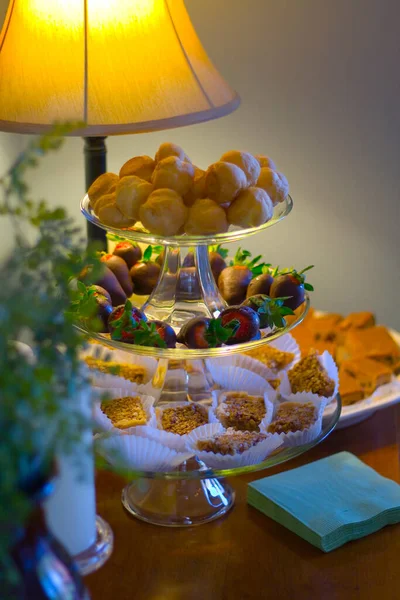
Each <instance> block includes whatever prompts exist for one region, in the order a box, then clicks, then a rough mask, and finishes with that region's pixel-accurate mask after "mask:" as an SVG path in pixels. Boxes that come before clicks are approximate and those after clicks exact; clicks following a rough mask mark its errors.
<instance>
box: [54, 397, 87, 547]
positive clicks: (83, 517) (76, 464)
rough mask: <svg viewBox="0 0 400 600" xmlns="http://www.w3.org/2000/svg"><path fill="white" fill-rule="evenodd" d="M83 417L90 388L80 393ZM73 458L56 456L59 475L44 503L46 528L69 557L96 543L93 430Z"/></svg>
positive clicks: (82, 441)
mask: <svg viewBox="0 0 400 600" xmlns="http://www.w3.org/2000/svg"><path fill="white" fill-rule="evenodd" d="M79 400H80V402H79V406H80V407H81V409H82V415H83V416H85V417H88V416H90V415H91V397H90V388H89V387H87V388H84V389H82V390H81V391H80V398H79ZM78 444H79V446H81V448H77V447H75V450H74V453H73V455H72V456H64V455H61V456H59V457H58V461H57V462H58V469H59V473H58V476H57V478H56V480H55V490H54V493H53V494H52V495H51V496H50V497H49V499H48V500H47V502H46V503H45V506H44V509H45V515H46V521H47V524H48V527H49V529H50V530H51V532H52V533H53V534H54V536H55V537H56V538H57V539H58V540H59V541H60V542H61V544H62V545H63V546H64V547H65V548H66V549H67V550H68V552H69V553H70V554H71V555H72V556H76V555H78V554H81V553H82V552H84V551H85V550H87V549H88V548H90V547H91V546H92V545H93V544H94V542H95V540H96V493H95V486H94V458H93V451H92V431H91V429H89V428H88V430H87V431H85V432H84V433H83V435H82V438H81V441H80V442H78Z"/></svg>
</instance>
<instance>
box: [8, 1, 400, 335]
mask: <svg viewBox="0 0 400 600" xmlns="http://www.w3.org/2000/svg"><path fill="white" fill-rule="evenodd" d="M186 3H187V6H188V9H189V12H190V14H191V16H192V19H193V22H194V24H195V26H196V28H197V30H198V33H199V35H200V37H201V39H202V41H203V43H204V45H205V47H206V48H207V50H208V52H209V54H210V56H211V57H212V58H213V59H214V61H215V63H216V65H217V66H218V68H219V69H220V71H221V72H222V73H223V74H224V75H225V77H226V79H227V80H228V81H229V82H230V83H231V84H232V86H233V87H235V88H236V89H237V91H238V92H239V93H240V95H241V97H242V106H241V108H240V109H239V110H238V111H237V112H236V113H234V114H232V115H231V116H229V117H226V118H224V119H220V120H218V121H213V122H210V123H206V124H204V125H198V126H193V127H189V128H183V129H180V130H175V131H169V132H161V133H153V134H147V135H140V136H136V137H133V136H124V137H119V138H113V139H110V140H109V142H108V150H109V168H110V170H118V169H119V167H120V165H121V164H122V163H123V162H124V161H125V160H126V159H128V158H130V157H131V156H133V155H135V154H153V153H154V152H155V150H156V148H157V145H158V144H159V143H160V142H162V141H169V140H172V141H175V142H177V143H179V144H182V145H183V146H184V148H185V150H186V151H187V152H188V154H189V155H190V156H191V157H192V159H193V161H195V162H196V163H197V164H199V166H203V167H204V166H206V165H207V164H208V163H210V162H212V161H214V160H216V159H218V157H219V155H220V154H221V153H222V152H223V151H225V150H227V149H231V148H238V149H245V150H249V151H250V152H255V153H256V152H260V153H261V152H265V153H268V154H270V155H271V156H272V157H273V158H274V159H275V160H276V161H277V163H278V165H279V168H280V169H282V170H283V171H284V172H285V173H286V175H287V176H288V178H289V181H290V183H291V189H292V194H293V198H294V201H295V208H294V211H293V213H292V215H291V216H290V217H289V218H288V219H287V220H286V221H285V222H283V223H282V224H280V225H278V226H276V227H273V228H272V229H270V230H269V231H267V232H265V233H263V234H260V235H258V236H254V237H252V238H249V239H248V241H246V242H245V246H246V247H247V248H249V249H250V250H253V251H254V252H262V253H263V254H264V256H265V257H266V259H268V260H269V261H270V262H272V263H279V264H280V265H292V264H293V265H295V266H296V267H299V268H301V267H303V266H306V265H308V264H311V263H314V264H315V265H316V268H315V270H314V273H312V275H311V274H310V280H311V281H312V282H313V283H314V284H315V287H316V292H315V293H314V296H313V298H314V304H315V306H317V307H318V308H321V309H327V310H337V311H342V312H346V311H349V310H356V309H372V310H374V311H376V312H377V313H378V316H379V319H380V320H381V321H382V322H384V323H387V324H390V325H392V326H393V327H397V328H399V329H400V314H399V310H398V297H399V296H400V275H399V266H398V263H399V261H398V252H399V249H400V248H399V241H398V239H399V235H398V230H399V216H400V208H399V207H400V180H399V170H400V169H399V165H400V142H399V140H400V117H399V112H400V109H399V106H400V69H399V63H400V37H399V34H398V23H399V19H400V4H399V2H398V0H379V1H378V0H336V1H335V2H328V1H327V0H279V1H276V0H248V1H247V2H243V0H229V2H228V0H202V1H201V2H198V0H187V2H186ZM0 6H1V0H0ZM9 143H10V142H9V138H8V137H4V136H2V137H1V138H0V144H2V145H3V151H2V153H3V154H4V152H5V151H4V148H5V147H7V146H8V144H9ZM0 160H1V158H0ZM83 182H84V174H83V156H82V142H81V140H79V139H76V140H69V141H68V142H67V144H66V145H65V147H64V149H63V150H62V151H61V152H60V153H59V154H58V155H55V156H54V157H51V158H50V159H48V160H46V163H45V164H44V165H43V168H41V169H39V170H38V171H37V172H36V173H35V174H34V177H33V178H32V185H33V189H34V191H35V192H36V194H37V195H40V196H44V197H46V198H48V199H49V200H51V201H52V202H54V204H57V203H61V204H64V205H66V206H68V207H69V208H70V210H71V212H72V213H73V214H74V215H75V216H76V217H77V219H79V220H80V222H81V223H82V219H81V217H80V214H79V208H78V203H79V199H80V197H81V195H82V192H83V185H84V183H83ZM82 224H83V223H82ZM232 250H233V248H232ZM2 252H4V245H3V249H2Z"/></svg>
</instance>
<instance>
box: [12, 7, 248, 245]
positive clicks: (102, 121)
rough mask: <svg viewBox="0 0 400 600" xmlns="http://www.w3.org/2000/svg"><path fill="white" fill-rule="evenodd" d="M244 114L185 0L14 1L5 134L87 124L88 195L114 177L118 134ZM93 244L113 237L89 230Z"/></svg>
mask: <svg viewBox="0 0 400 600" xmlns="http://www.w3.org/2000/svg"><path fill="white" fill-rule="evenodd" d="M238 105H239V97H238V96H237V94H236V93H235V92H234V91H233V90H232V89H231V88H230V87H229V86H228V85H227V83H226V82H225V81H224V80H223V78H222V77H221V76H220V74H219V73H218V71H217V70H216V69H215V67H214V66H213V64H212V62H211V61H210V59H209V58H208V56H207V54H206V52H205V50H204V48H203V46H202V45H201V43H200V40H199V39H198V37H197V35H196V32H195V30H194V28H193V25H192V23H191V21H190V18H189V16H188V14H187V12H186V8H185V6H184V2H183V0H51V1H49V0H11V2H10V4H9V8H8V11H7V14H6V18H5V22H4V26H3V29H2V32H1V34H0V130H2V131H8V132H15V133H33V134H37V133H42V132H44V131H46V129H48V128H49V127H50V126H51V125H52V124H53V123H54V122H55V121H66V120H71V121H82V122H84V123H85V127H84V128H83V129H81V130H79V131H74V132H73V135H80V136H83V137H84V139H85V149H84V152H85V173H86V189H87V188H88V187H89V186H90V185H91V183H92V182H93V181H94V180H95V179H96V177H98V176H99V175H101V173H104V172H105V171H106V147H105V138H106V136H108V135H115V134H123V133H124V134H126V133H139V132H146V131H157V130H163V129H168V128H172V127H180V126H182V125H191V124H194V123H199V122H201V121H207V120H210V119H215V118H218V117H221V116H223V115H226V114H228V113H230V112H232V111H233V110H235V108H237V106H238ZM88 237H89V239H90V240H94V239H96V240H100V241H101V242H102V243H103V245H105V233H104V232H103V231H102V230H100V229H99V228H97V227H96V226H95V225H93V224H91V223H88Z"/></svg>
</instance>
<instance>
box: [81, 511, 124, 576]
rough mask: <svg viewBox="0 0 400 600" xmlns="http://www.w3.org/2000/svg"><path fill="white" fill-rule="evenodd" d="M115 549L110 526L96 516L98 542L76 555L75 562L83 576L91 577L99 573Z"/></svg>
mask: <svg viewBox="0 0 400 600" xmlns="http://www.w3.org/2000/svg"><path fill="white" fill-rule="evenodd" d="M113 547H114V535H113V532H112V529H111V527H110V526H109V524H108V523H107V522H106V521H105V520H104V519H102V518H101V517H99V515H97V516H96V540H95V542H94V543H93V544H92V545H91V546H90V548H88V549H87V550H85V551H84V552H81V553H80V554H77V555H75V556H74V557H73V558H74V561H75V563H76V564H77V565H78V569H79V572H80V574H81V575H89V574H90V573H93V572H94V571H97V570H98V569H100V567H102V566H103V565H104V563H105V562H106V561H107V560H108V558H109V557H110V556H111V553H112V551H113Z"/></svg>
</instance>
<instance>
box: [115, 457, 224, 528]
mask: <svg viewBox="0 0 400 600" xmlns="http://www.w3.org/2000/svg"><path fill="white" fill-rule="evenodd" d="M179 469H180V470H183V471H187V470H204V469H205V470H207V469H206V467H205V465H204V463H201V461H199V460H198V459H196V458H194V457H193V458H192V459H189V460H187V461H185V463H183V464H182V465H181V466H180V467H179ZM234 502H235V492H234V491H233V489H232V487H231V486H230V485H229V484H228V483H227V482H226V480H225V479H216V478H215V477H210V478H209V479H194V478H193V479H170V480H167V479H153V478H140V479H136V480H135V481H133V482H132V483H130V484H128V485H127V486H126V487H125V488H124V489H123V490H122V504H123V505H124V507H125V508H126V510H127V511H128V512H129V513H130V514H131V515H133V516H134V517H136V518H137V519H140V520H141V521H146V522H147V523H151V524H153V525H161V526H163V527H193V526H194V525H203V524H204V523H208V522H209V521H213V520H214V519H218V518H219V517H222V516H223V515H224V514H225V513H227V512H228V511H229V510H230V509H231V508H232V506H233V504H234Z"/></svg>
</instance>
